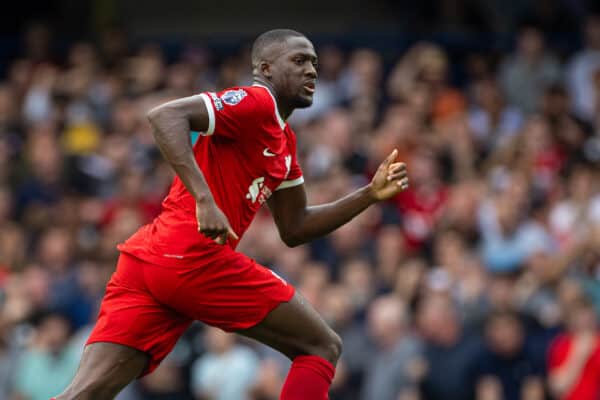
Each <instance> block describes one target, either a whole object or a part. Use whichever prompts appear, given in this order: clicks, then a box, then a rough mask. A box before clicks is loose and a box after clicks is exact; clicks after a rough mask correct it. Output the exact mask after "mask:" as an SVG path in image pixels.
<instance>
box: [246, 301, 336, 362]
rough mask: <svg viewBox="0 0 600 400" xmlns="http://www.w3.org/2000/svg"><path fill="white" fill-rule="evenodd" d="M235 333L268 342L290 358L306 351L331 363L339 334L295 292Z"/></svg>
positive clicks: (334, 356) (304, 353)
mask: <svg viewBox="0 0 600 400" xmlns="http://www.w3.org/2000/svg"><path fill="white" fill-rule="evenodd" d="M238 333H239V334H241V335H244V336H247V337H250V338H252V339H255V340H258V341H259V342H262V343H264V344H266V345H268V346H271V347H273V348H274V349H276V350H279V351H280V352H282V353H283V354H285V355H286V356H288V357H289V358H291V359H294V358H295V357H297V356H299V355H306V354H310V355H318V356H321V357H323V358H325V359H327V360H329V361H330V362H332V363H333V364H335V363H336V362H337V359H338V358H339V355H340V352H341V346H342V343H341V339H340V338H339V336H338V335H337V334H336V333H335V332H334V331H333V329H331V328H330V327H329V326H328V325H327V323H326V322H325V321H324V320H323V318H321V316H320V315H319V314H318V313H317V311H316V310H315V309H314V308H313V307H312V305H311V304H310V303H309V302H308V301H307V300H306V299H305V298H304V297H303V296H302V295H301V294H300V293H298V292H296V293H295V294H294V297H293V298H292V299H291V300H290V301H288V302H283V303H281V304H279V306H277V307H276V308H275V309H273V310H272V311H271V312H270V313H269V314H268V315H267V316H266V318H265V319H264V320H262V321H261V322H260V323H258V324H257V325H255V326H253V327H251V328H248V329H244V330H240V331H238Z"/></svg>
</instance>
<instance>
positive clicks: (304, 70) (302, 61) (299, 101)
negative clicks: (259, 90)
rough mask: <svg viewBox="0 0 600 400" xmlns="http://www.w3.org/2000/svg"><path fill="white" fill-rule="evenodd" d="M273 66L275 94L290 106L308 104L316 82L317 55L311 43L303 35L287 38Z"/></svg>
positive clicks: (305, 105) (311, 99)
mask: <svg viewBox="0 0 600 400" xmlns="http://www.w3.org/2000/svg"><path fill="white" fill-rule="evenodd" d="M273 67H275V68H273V84H274V85H275V90H276V91H277V94H278V95H279V96H280V97H282V98H284V99H286V101H287V102H288V103H289V105H290V106H291V107H292V108H304V107H308V106H310V105H311V104H312V102H313V94H314V93H315V87H316V83H317V69H316V68H317V55H316V53H315V49H314V47H313V45H312V43H311V42H310V41H309V40H308V39H306V38H305V37H291V38H288V39H287V40H286V43H285V46H284V50H283V52H282V54H281V56H280V57H278V58H277V60H276V61H275V62H274V63H273Z"/></svg>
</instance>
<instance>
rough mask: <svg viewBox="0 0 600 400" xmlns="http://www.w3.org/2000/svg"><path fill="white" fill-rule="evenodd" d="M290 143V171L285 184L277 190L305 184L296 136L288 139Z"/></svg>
mask: <svg viewBox="0 0 600 400" xmlns="http://www.w3.org/2000/svg"><path fill="white" fill-rule="evenodd" d="M288 140H289V141H290V144H291V147H290V156H291V159H290V170H289V173H288V175H287V177H286V178H285V180H284V181H283V182H281V184H280V185H279V186H278V187H277V189H275V190H280V189H286V188H290V187H293V186H298V185H301V184H303V183H304V176H303V175H302V168H300V164H298V154H297V150H296V136H295V135H294V134H292V135H290V137H289V138H288Z"/></svg>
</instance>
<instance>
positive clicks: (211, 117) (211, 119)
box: [200, 93, 215, 136]
mask: <svg viewBox="0 0 600 400" xmlns="http://www.w3.org/2000/svg"><path fill="white" fill-rule="evenodd" d="M200 97H202V100H204V104H205V105H206V110H207V111H208V129H207V130H206V132H200V134H201V135H202V136H210V135H212V134H213V133H215V109H214V108H213V104H212V101H210V98H209V97H208V96H207V95H206V93H200Z"/></svg>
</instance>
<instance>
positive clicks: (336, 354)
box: [316, 330, 342, 365]
mask: <svg viewBox="0 0 600 400" xmlns="http://www.w3.org/2000/svg"><path fill="white" fill-rule="evenodd" d="M341 354H342V338H340V336H339V335H338V334H337V333H335V332H334V331H333V330H330V331H329V332H328V334H327V337H326V338H325V340H323V343H321V345H320V346H319V349H318V354H316V355H318V356H320V357H323V358H324V359H326V360H327V361H329V362H330V363H332V364H333V365H336V364H337V361H338V360H339V358H340V355H341Z"/></svg>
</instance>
